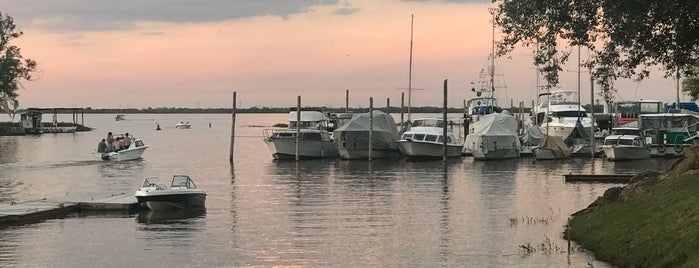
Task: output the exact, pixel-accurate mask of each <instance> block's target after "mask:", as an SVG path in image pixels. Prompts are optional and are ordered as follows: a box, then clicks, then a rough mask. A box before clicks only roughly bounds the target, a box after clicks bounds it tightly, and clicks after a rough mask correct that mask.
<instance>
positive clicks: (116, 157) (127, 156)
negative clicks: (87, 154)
mask: <svg viewBox="0 0 699 268" xmlns="http://www.w3.org/2000/svg"><path fill="white" fill-rule="evenodd" d="M132 139H133V141H132V142H131V144H130V145H129V147H127V148H126V149H121V150H118V151H109V152H103V153H99V152H95V153H93V154H94V155H95V157H96V158H99V159H101V160H105V161H125V160H134V159H139V158H141V156H142V155H143V152H145V151H146V149H148V145H145V144H143V141H142V140H141V139H138V138H132ZM117 140H119V139H117Z"/></svg>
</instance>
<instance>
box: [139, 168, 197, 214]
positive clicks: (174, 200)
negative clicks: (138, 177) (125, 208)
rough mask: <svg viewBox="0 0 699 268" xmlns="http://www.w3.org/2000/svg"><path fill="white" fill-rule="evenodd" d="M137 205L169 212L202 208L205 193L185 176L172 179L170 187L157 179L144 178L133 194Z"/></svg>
mask: <svg viewBox="0 0 699 268" xmlns="http://www.w3.org/2000/svg"><path fill="white" fill-rule="evenodd" d="M134 196H135V197H136V199H137V200H138V204H139V205H141V206H142V207H144V208H149V209H151V210H169V209H186V208H196V207H204V204H205V202H206V192H204V191H202V190H200V189H198V188H197V186H196V185H195V184H194V181H192V179H191V178H190V177H189V176H187V175H175V176H173V177H172V181H171V183H170V187H167V186H166V185H165V184H161V183H160V181H159V179H158V178H157V177H151V178H146V179H145V180H144V181H143V185H142V186H141V189H139V190H138V191H136V193H135V194H134Z"/></svg>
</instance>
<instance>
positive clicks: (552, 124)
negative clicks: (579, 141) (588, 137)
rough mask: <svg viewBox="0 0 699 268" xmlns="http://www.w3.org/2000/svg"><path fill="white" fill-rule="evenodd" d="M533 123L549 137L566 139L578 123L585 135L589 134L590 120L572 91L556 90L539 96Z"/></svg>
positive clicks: (575, 93) (576, 95)
mask: <svg viewBox="0 0 699 268" xmlns="http://www.w3.org/2000/svg"><path fill="white" fill-rule="evenodd" d="M534 113H535V114H534V116H535V118H534V119H533V121H534V123H535V124H536V125H538V126H539V128H540V129H541V132H542V133H545V134H546V135H549V136H556V137H561V138H562V139H566V138H568V136H569V135H570V133H571V132H572V131H573V129H574V128H575V125H576V124H577V122H578V121H580V124H581V125H582V127H583V131H584V132H585V133H590V128H592V125H593V123H592V118H590V117H588V116H587V111H586V110H585V108H583V107H582V105H580V102H579V101H578V93H577V91H573V90H556V91H553V92H551V93H542V94H539V105H538V106H537V107H535V109H534Z"/></svg>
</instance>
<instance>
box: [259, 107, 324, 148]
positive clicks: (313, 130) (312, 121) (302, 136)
mask: <svg viewBox="0 0 699 268" xmlns="http://www.w3.org/2000/svg"><path fill="white" fill-rule="evenodd" d="M297 116H299V114H297V112H296V111H291V112H289V127H288V128H286V129H276V130H271V129H266V130H265V131H264V137H265V138H264V141H265V144H267V148H269V151H270V152H271V153H272V157H274V159H287V160H291V159H295V158H296V137H297V129H296V128H297V127H298V128H299V129H298V140H299V146H298V147H299V158H322V157H336V156H337V146H336V145H335V141H334V139H333V138H332V134H331V133H332V132H331V131H332V130H333V128H334V127H335V121H334V120H331V119H330V118H329V117H328V116H327V115H326V114H324V113H322V112H319V111H301V114H300V117H301V120H300V121H297Z"/></svg>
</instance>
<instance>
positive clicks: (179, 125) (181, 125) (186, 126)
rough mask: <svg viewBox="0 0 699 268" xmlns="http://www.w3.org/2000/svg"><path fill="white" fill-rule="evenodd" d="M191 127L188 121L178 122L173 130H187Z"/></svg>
mask: <svg viewBox="0 0 699 268" xmlns="http://www.w3.org/2000/svg"><path fill="white" fill-rule="evenodd" d="M191 127H192V124H190V123H189V121H180V122H179V123H177V124H176V125H175V128H181V129H189V128H191Z"/></svg>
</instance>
